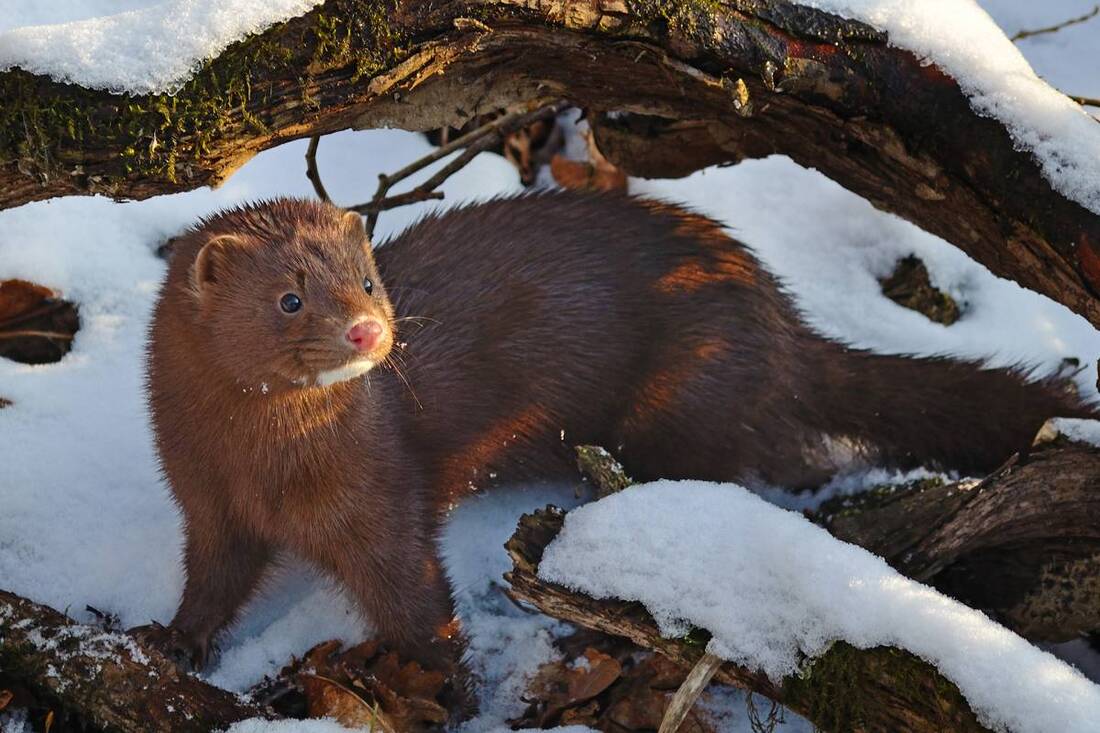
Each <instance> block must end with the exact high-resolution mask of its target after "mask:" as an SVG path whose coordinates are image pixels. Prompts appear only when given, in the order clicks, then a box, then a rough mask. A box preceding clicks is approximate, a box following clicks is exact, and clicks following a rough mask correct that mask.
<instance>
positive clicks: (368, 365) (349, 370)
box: [315, 359, 374, 387]
mask: <svg viewBox="0 0 1100 733" xmlns="http://www.w3.org/2000/svg"><path fill="white" fill-rule="evenodd" d="M373 368H374V362H373V361H371V360H370V359H360V360H359V361H353V362H352V363H350V364H345V365H344V366H342V367H340V368H338V369H329V370H328V371H325V372H319V373H318V374H317V379H316V380H315V384H316V385H317V386H318V387H328V386H329V385H333V384H336V383H337V382H346V381H348V380H349V379H355V378H356V377H361V376H363V375H364V374H366V373H367V372H369V371H370V370H371V369H373Z"/></svg>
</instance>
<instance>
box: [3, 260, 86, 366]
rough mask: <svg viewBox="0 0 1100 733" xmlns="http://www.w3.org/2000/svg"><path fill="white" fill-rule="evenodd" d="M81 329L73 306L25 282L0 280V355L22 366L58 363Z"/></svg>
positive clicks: (47, 289) (33, 284)
mask: <svg viewBox="0 0 1100 733" xmlns="http://www.w3.org/2000/svg"><path fill="white" fill-rule="evenodd" d="M79 326H80V319H79V318H78V317H77V312H76V307H75V306H74V305H73V304H72V303H69V302H68V301H65V300H61V299H59V298H58V297H57V293H55V292H54V291H53V290H51V289H49V288H47V287H44V286H42V285H37V284H35V283H31V282H27V281H26V280H3V281H0V356H2V357H6V358H8V359H12V360H14V361H18V362H21V363H24V364H46V363H49V362H54V361H58V360H59V359H61V357H62V356H64V355H65V354H67V353H68V352H69V349H70V348H71V347H72V338H73V334H75V333H76V331H77V329H78V328H79Z"/></svg>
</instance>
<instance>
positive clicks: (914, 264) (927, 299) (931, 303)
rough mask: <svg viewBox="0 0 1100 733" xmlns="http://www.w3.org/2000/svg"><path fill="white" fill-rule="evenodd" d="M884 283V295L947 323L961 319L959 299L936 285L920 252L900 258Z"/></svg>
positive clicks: (930, 317) (933, 318)
mask: <svg viewBox="0 0 1100 733" xmlns="http://www.w3.org/2000/svg"><path fill="white" fill-rule="evenodd" d="M880 283H881V285H882V294H883V295H885V296H886V297H887V298H889V299H890V300H892V301H894V302H895V303H897V304H898V305H900V306H903V307H905V308H908V309H910V310H915V311H916V312H917V313H920V314H921V315H923V316H924V317H925V318H928V319H929V320H932V321H935V322H936V323H942V324H943V325H945V326H950V325H951V324H952V323H954V322H955V321H957V320H959V316H960V315H961V312H960V310H959V305H958V303H956V302H955V299H954V298H952V297H951V296H950V295H948V294H947V293H945V292H943V291H942V290H937V289H936V288H935V287H933V285H932V280H931V278H930V277H929V276H928V268H927V267H925V266H924V263H923V262H921V261H920V259H919V258H918V257H917V256H916V255H909V256H908V257H903V258H902V259H900V260H898V264H897V265H896V266H895V267H894V272H893V273H892V274H891V275H890V277H888V278H886V279H884V280H881V281H880Z"/></svg>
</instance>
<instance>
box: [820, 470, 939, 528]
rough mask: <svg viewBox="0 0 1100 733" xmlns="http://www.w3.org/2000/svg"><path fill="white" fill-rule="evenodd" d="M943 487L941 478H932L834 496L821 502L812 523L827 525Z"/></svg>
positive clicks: (884, 485)
mask: <svg viewBox="0 0 1100 733" xmlns="http://www.w3.org/2000/svg"><path fill="white" fill-rule="evenodd" d="M943 485H944V481H943V479H942V478H940V477H938V476H932V477H929V478H922V479H916V480H913V481H906V482H904V483H900V484H879V485H877V486H872V487H871V488H870V489H867V490H866V491H862V492H860V493H858V494H852V495H849V496H834V497H833V498H831V499H829V500H827V501H824V502H822V504H821V506H820V507H819V508H818V510H817V511H816V512H814V513H813V517H814V521H815V522H817V523H818V524H826V525H827V524H829V523H830V522H832V521H833V520H834V519H838V518H840V517H849V516H854V515H858V514H862V513H863V512H866V511H868V510H871V509H878V508H881V507H883V506H886V505H887V504H890V503H892V502H894V501H896V500H897V499H899V498H901V497H902V496H904V495H906V494H909V493H910V492H918V493H919V492H922V491H928V490H929V489H937V488H939V487H941V486H943Z"/></svg>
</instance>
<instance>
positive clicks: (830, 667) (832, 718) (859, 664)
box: [505, 507, 987, 733]
mask: <svg viewBox="0 0 1100 733" xmlns="http://www.w3.org/2000/svg"><path fill="white" fill-rule="evenodd" d="M563 521H564V514H563V513H562V512H561V511H560V510H557V509H555V508H552V507H548V508H547V509H544V510H539V511H536V512H535V513H534V514H525V515H524V516H523V518H522V519H520V522H519V527H518V528H517V529H516V533H515V534H514V535H512V538H511V539H510V540H509V541H508V544H507V545H506V547H507V548H508V554H509V555H510V556H511V557H512V563H513V568H512V570H511V572H509V573H507V574H506V575H505V579H506V580H507V581H508V582H509V583H510V584H511V588H510V590H509V591H508V593H509V595H510V596H512V597H513V598H514V599H516V600H520V601H526V602H527V603H530V604H532V605H534V606H535V607H536V608H538V609H539V610H540V611H542V612H543V613H545V614H548V615H550V616H553V617H555V618H560V619H564V620H566V621H571V622H573V623H575V624H579V625H581V626H585V627H587V628H590V629H596V630H597V631H602V632H604V633H607V634H614V635H616V636H622V637H626V638H628V639H630V640H631V641H633V642H634V643H635V644H637V645H638V646H641V647H644V648H646V649H652V650H654V651H657V652H660V653H661V654H664V655H665V656H666V657H668V658H669V659H671V660H672V661H674V662H676V663H677V664H680V665H681V666H683V667H685V668H687V669H690V668H691V667H693V666H694V665H695V663H696V662H697V661H698V660H699V657H701V656H702V654H703V648H704V646H705V642H706V636H705V635H702V636H700V635H698V634H693V635H691V636H689V637H688V638H687V639H666V638H664V637H662V636H661V634H660V632H659V631H658V629H657V624H656V623H655V622H654V621H653V619H652V617H651V616H650V615H649V613H648V612H647V611H646V610H645V608H644V607H643V606H642V605H641V604H640V603H628V602H625V601H616V600H596V599H594V598H589V597H588V596H585V595H583V594H581V593H576V592H574V591H570V590H568V589H566V588H564V587H562V586H560V585H556V584H554V583H547V582H545V581H542V580H539V578H538V566H539V562H540V561H541V560H542V553H543V551H544V550H545V549H546V546H547V545H548V544H549V543H550V541H551V540H553V539H554V537H556V536H557V534H558V532H559V531H560V530H561V527H562V523H563ZM714 679H715V680H717V681H719V682H722V683H724V684H728V685H734V686H735V687H740V688H743V689H746V690H750V691H752V692H755V693H758V694H761V695H764V696H765V697H768V698H770V699H772V700H775V701H776V702H779V703H781V704H783V705H785V706H786V707H788V708H789V709H791V710H793V711H794V712H796V713H798V714H799V715H801V716H803V717H805V718H807V719H808V720H809V721H810V722H811V723H813V724H814V725H815V726H816V727H817V729H819V730H822V731H833V732H835V733H851V732H852V731H862V732H868V733H869V732H870V731H882V732H883V733H885V732H887V731H889V732H893V731H902V730H904V731H910V732H911V733H925V732H927V733H933V732H934V733H940V732H941V731H947V730H949V731H956V732H958V733H968V732H969V731H985V730H987V729H986V728H984V727H983V726H982V725H981V724H980V723H979V722H978V720H977V718H976V717H975V715H974V713H973V712H972V711H971V709H970V707H969V706H968V705H967V703H966V700H965V699H964V698H963V696H962V694H961V693H960V692H959V690H958V688H957V687H956V686H955V685H954V684H953V683H952V682H950V681H949V680H947V679H946V678H944V677H943V676H942V675H940V674H939V673H938V672H937V671H936V670H935V668H934V667H932V666H931V665H929V664H928V663H927V662H924V661H922V660H920V659H918V658H917V657H915V656H914V655H912V654H910V653H909V652H906V651H902V650H898V649H893V648H889V647H876V648H874V649H856V648H855V647H852V646H851V645H849V644H846V643H844V642H838V643H836V644H834V645H833V646H832V647H831V648H830V649H829V651H828V652H826V653H825V654H824V655H822V656H821V657H819V658H818V659H816V660H813V661H811V662H810V663H809V664H808V667H807V671H806V673H805V674H804V675H803V676H801V677H789V678H786V679H784V680H775V681H773V680H769V679H768V678H767V677H766V676H765V675H763V674H761V673H758V672H753V671H751V670H749V669H746V668H744V667H740V666H738V665H736V664H733V663H731V662H726V663H725V664H723V665H722V666H721V667H720V668H719V669H718V671H717V672H716V673H715V676H714Z"/></svg>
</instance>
